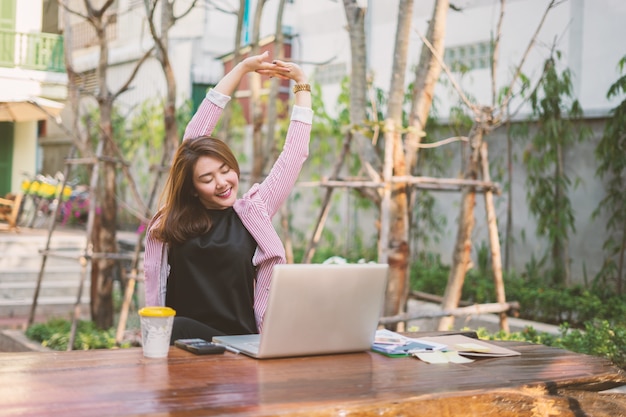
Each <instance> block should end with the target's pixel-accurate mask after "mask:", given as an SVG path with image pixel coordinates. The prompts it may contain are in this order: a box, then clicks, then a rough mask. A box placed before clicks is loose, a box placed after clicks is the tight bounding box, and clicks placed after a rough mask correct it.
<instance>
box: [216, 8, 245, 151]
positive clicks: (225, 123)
mask: <svg viewBox="0 0 626 417" xmlns="http://www.w3.org/2000/svg"><path fill="white" fill-rule="evenodd" d="M245 7H246V0H239V10H238V11H237V28H236V29H235V30H236V32H235V45H234V48H233V66H235V65H237V64H238V63H239V59H240V57H241V34H242V32H243V20H244V11H245ZM235 91H237V90H236V89H235ZM233 95H234V91H233ZM232 115H233V106H226V107H225V108H224V112H223V113H222V118H221V121H222V128H221V129H220V130H219V131H218V132H215V135H216V136H217V137H218V138H220V139H222V140H223V141H225V142H227V139H228V135H229V133H230V122H231V120H232Z"/></svg>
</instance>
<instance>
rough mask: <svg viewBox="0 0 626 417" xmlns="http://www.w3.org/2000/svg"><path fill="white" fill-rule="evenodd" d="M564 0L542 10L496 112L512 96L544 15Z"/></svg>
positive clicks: (543, 20)
mask: <svg viewBox="0 0 626 417" xmlns="http://www.w3.org/2000/svg"><path fill="white" fill-rule="evenodd" d="M564 1H566V0H552V1H551V2H550V4H548V7H546V10H545V11H544V12H543V16H541V20H540V21H539V25H537V29H535V33H534V34H533V37H532V38H531V39H530V42H528V46H527V47H526V51H524V55H522V59H521V61H520V63H519V65H518V66H517V68H516V69H515V74H514V75H513V78H512V79H511V83H510V84H509V90H508V91H507V94H506V96H505V97H504V100H502V104H501V105H500V108H499V110H498V113H500V114H502V113H504V111H505V109H506V108H507V106H508V104H509V101H510V100H511V97H512V96H513V87H514V86H515V83H516V82H517V79H518V78H519V76H520V74H521V73H522V67H523V66H524V63H525V62H526V59H527V58H528V54H529V53H530V50H531V49H532V47H533V45H534V44H535V42H536V41H537V37H538V36H539V32H540V31H541V28H542V27H543V24H544V23H545V21H546V17H547V16H548V13H549V12H550V10H551V9H553V8H554V7H556V6H558V5H559V4H561V3H563V2H564Z"/></svg>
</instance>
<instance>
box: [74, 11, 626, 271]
mask: <svg viewBox="0 0 626 417" xmlns="http://www.w3.org/2000/svg"><path fill="white" fill-rule="evenodd" d="M135 3H137V2H133V3H132V4H135ZM183 3H184V2H181V3H180V4H181V7H184V4H183ZM362 3H363V4H367V5H368V16H367V18H366V27H367V32H368V34H367V37H368V42H369V46H368V48H369V49H368V52H369V56H368V63H369V66H370V68H371V73H372V76H373V77H374V78H373V79H374V84H375V86H377V87H379V88H381V89H383V90H384V91H387V90H388V88H389V79H390V76H391V67H392V66H391V64H392V58H393V51H394V38H395V30H396V22H397V9H398V0H369V1H367V0H364V1H363V2H362ZM499 3H500V2H499V1H495V0H460V1H456V2H454V4H455V6H458V7H459V8H461V9H462V10H461V11H452V10H451V11H450V12H449V15H448V20H447V32H446V46H448V47H456V46H461V45H467V44H470V43H474V42H484V41H488V40H489V39H490V38H491V36H492V34H493V32H494V30H495V27H496V23H497V18H498V15H499V12H500V10H499ZM130 4H131V2H130V1H129V0H126V1H125V0H120V1H119V3H118V7H119V9H118V10H119V11H120V12H122V11H125V12H127V13H125V14H122V13H120V20H119V24H118V28H119V34H118V37H117V40H116V41H115V42H113V44H112V50H111V60H112V61H111V62H112V63H113V65H114V66H113V68H112V69H111V74H112V77H111V78H110V82H111V86H112V87H116V86H119V85H120V83H121V82H122V80H123V79H125V77H124V74H125V73H128V72H129V71H130V69H131V68H132V67H133V60H134V59H138V58H139V57H140V56H141V53H142V51H144V50H145V49H146V47H147V45H148V44H149V34H148V32H147V26H146V23H145V18H143V17H142V13H143V11H142V10H141V9H140V8H139V9H133V10H132V11H130V12H129V11H128V7H129V5H130ZM433 4H434V1H427V2H422V1H420V2H415V5H414V11H413V22H414V30H413V31H412V32H411V35H410V46H409V68H408V69H407V77H406V83H407V84H408V83H410V82H411V81H412V80H413V78H414V77H413V75H412V73H413V70H414V66H415V65H416V64H417V62H418V59H419V54H420V51H421V47H422V43H421V40H420V37H419V34H418V31H419V32H421V33H422V34H424V33H426V29H427V24H428V20H429V19H430V17H431V14H432V7H433ZM548 4H549V0H509V1H507V2H506V9H505V19H504V22H503V27H502V44H501V55H500V60H499V66H498V69H497V86H498V88H502V87H504V86H508V85H509V84H510V82H511V78H512V74H513V71H514V69H515V67H516V66H517V65H518V64H519V63H520V62H521V60H522V57H523V55H524V53H525V51H526V48H527V46H528V44H529V42H530V40H531V38H532V35H533V33H534V32H535V30H536V28H537V26H538V24H539V22H540V19H541V16H542V14H543V12H544V10H545V8H546V6H547V5H548ZM220 5H221V6H222V7H223V9H229V8H230V10H233V11H235V10H236V8H237V7H238V1H236V0H225V1H223V2H220ZM255 5H256V2H255V1H254V0H252V1H251V7H252V9H251V13H252V14H253V13H254V8H255ZM277 5H278V1H277V0H268V2H267V4H266V6H265V11H264V14H263V19H262V27H261V37H263V36H266V35H268V34H272V33H274V30H275V23H274V16H275V11H276V7H277ZM179 11H180V10H179ZM625 20H626V3H625V2H623V1H621V0H594V1H590V0H570V1H567V2H562V3H561V4H560V5H559V6H558V7H556V8H555V9H554V10H552V11H550V13H549V14H548V17H547V19H546V22H545V25H544V27H543V28H542V30H541V31H540V33H539V37H538V40H537V42H536V44H535V45H534V47H533V48H532V49H531V51H530V53H529V55H528V57H527V58H526V60H525V63H524V66H523V67H522V72H523V73H524V74H525V75H526V76H527V77H529V78H530V79H531V80H532V81H534V80H536V79H537V78H538V77H539V75H540V74H541V71H542V68H543V62H544V60H545V59H546V58H547V57H549V56H550V51H551V49H552V48H553V47H554V48H555V49H558V50H559V51H560V52H561V54H562V60H561V65H562V67H563V68H565V67H568V68H570V69H571V71H572V73H573V75H574V80H573V81H574V88H575V92H577V93H578V98H579V100H580V102H581V103H582V106H583V109H584V111H585V114H586V115H587V117H589V118H590V120H589V125H590V126H591V127H593V129H594V131H595V136H594V139H593V140H591V141H588V142H586V143H584V144H581V145H580V146H577V147H576V148H575V149H572V150H571V152H570V153H569V154H568V159H567V164H568V170H569V171H568V172H569V173H570V175H571V176H572V177H573V178H574V177H577V178H580V179H581V181H580V185H579V187H578V188H576V189H574V190H572V194H571V199H572V202H573V205H574V208H575V210H576V222H577V223H576V229H577V233H576V235H575V236H573V237H572V240H571V242H570V243H571V247H570V249H571V256H572V259H573V265H572V267H573V269H572V271H573V273H574V276H575V277H576V279H578V280H581V279H582V276H583V271H585V272H586V273H587V274H588V275H589V276H590V277H592V276H593V275H594V274H595V273H596V272H597V271H598V270H599V267H600V265H601V262H602V259H601V257H602V251H601V243H602V240H603V239H604V235H605V233H604V221H603V220H602V219H599V220H592V219H591V212H592V211H593V210H594V209H595V206H596V205H597V203H598V201H599V200H600V198H601V195H602V192H603V185H602V183H601V182H600V181H599V180H598V179H596V178H595V176H594V172H595V165H594V160H593V158H592V157H591V155H592V154H593V149H594V146H595V144H596V143H597V140H598V138H599V137H600V135H601V131H602V126H603V125H602V120H601V119H598V118H599V117H603V116H605V115H606V114H607V112H608V110H609V109H611V108H612V107H614V106H615V105H616V104H617V100H607V99H606V92H607V90H608V88H609V85H610V84H611V83H612V82H614V81H615V80H616V79H617V78H618V76H619V74H618V72H617V68H616V65H617V62H618V60H619V59H620V58H621V56H622V55H623V54H624V50H623V47H622V46H621V41H620V40H621V39H624V38H625V37H626V25H624V24H623V22H624V21H625ZM235 23H236V18H235V16H234V15H233V14H228V13H224V12H223V11H220V10H217V9H216V8H214V7H199V8H197V9H196V10H194V11H193V12H192V13H190V14H189V15H188V16H186V17H185V18H184V19H182V20H181V21H179V23H178V25H177V26H176V27H175V28H174V29H173V30H172V32H171V57H172V61H173V62H174V65H175V71H176V78H177V86H178V93H179V98H180V99H181V100H183V99H186V98H188V96H189V92H190V90H191V84H192V82H194V81H201V82H208V83H210V82H216V81H217V80H219V78H220V77H221V75H222V70H221V65H220V61H219V60H218V59H217V58H218V57H219V56H221V55H223V54H225V53H228V52H230V51H232V49H233V42H234V27H235ZM284 24H285V25H286V26H290V27H292V28H293V34H294V38H293V44H292V45H293V57H294V60H295V61H297V62H299V63H300V64H301V65H302V66H303V68H304V69H305V71H307V73H309V74H311V76H312V80H313V81H315V74H316V72H317V71H320V70H322V69H323V67H324V65H325V64H342V63H343V64H345V69H346V73H345V75H348V73H349V68H350V43H349V38H348V33H347V30H346V19H345V12H344V10H343V4H342V2H336V1H303V0H300V1H298V0H297V1H295V2H294V3H293V4H288V5H287V10H286V14H285V21H284ZM96 58H97V55H96V54H95V51H94V50H93V49H92V50H86V51H82V52H81V53H80V54H78V55H77V62H78V63H79V65H80V66H81V67H80V68H83V69H86V68H89V67H90V66H91V67H93V65H94V62H95V59H96ZM455 77H457V78H456V79H457V80H458V82H459V84H460V85H461V86H462V88H463V89H464V91H465V92H466V93H467V95H468V96H469V97H470V98H472V99H473V100H475V101H476V102H477V103H479V104H491V90H490V89H491V81H490V72H489V70H488V69H479V70H474V71H471V72H469V73H467V74H465V75H463V76H461V75H460V74H455ZM441 81H442V82H441V83H440V85H439V86H438V87H437V89H436V96H435V106H436V109H437V114H438V117H439V119H440V120H446V119H447V118H448V117H449V110H450V108H451V107H452V106H453V105H456V104H457V103H458V95H457V94H456V93H455V92H454V91H453V90H451V89H450V88H449V87H448V85H449V80H447V77H446V76H445V75H443V76H442V77H441ZM163 91H164V80H163V77H162V75H161V72H160V68H159V67H158V64H157V63H156V61H150V62H148V63H147V64H146V66H145V67H144V68H142V69H141V71H140V74H139V76H138V77H137V79H136V81H135V83H134V84H133V89H132V90H131V91H130V92H128V93H126V94H124V95H123V96H122V97H121V98H120V103H121V104H122V105H123V106H124V107H125V108H127V109H131V108H132V107H133V106H134V105H135V104H137V103H138V102H141V101H142V100H144V99H145V98H147V97H150V96H155V95H157V96H159V95H160V96H162V94H163ZM339 92H340V87H339V82H338V81H337V82H334V83H328V84H324V85H323V94H324V103H325V105H326V108H327V110H328V111H330V112H331V113H332V112H333V111H336V102H337V101H336V99H337V96H338V94H339ZM518 104H520V101H515V100H514V101H513V103H512V106H511V108H513V109H515V108H517V106H518ZM527 115H528V108H527V107H525V106H521V110H520V112H519V113H518V115H517V118H518V119H524V118H526V116H527ZM504 136H505V133H504V131H503V130H502V129H500V130H498V131H496V132H494V133H493V134H492V135H491V136H490V137H489V138H488V139H487V140H488V142H489V143H490V159H491V164H492V169H493V171H492V177H493V178H494V179H495V180H498V178H497V174H496V168H498V167H502V164H503V157H504V152H505V149H504V145H503V144H504V143H505V140H504ZM444 138H445V135H443V134H442V137H441V138H437V139H444ZM515 146H516V148H515V150H514V154H515V155H516V158H517V159H516V162H515V164H514V165H515V166H514V183H513V188H512V190H513V206H514V208H515V211H514V223H513V227H514V229H513V235H514V238H515V242H516V243H515V246H514V250H513V253H514V259H513V260H512V263H513V265H514V266H515V267H517V268H521V267H523V265H524V264H525V263H526V262H528V260H529V259H530V257H531V256H535V257H541V256H543V255H544V254H545V253H546V251H547V248H546V242H545V241H544V240H543V239H539V238H536V237H535V220H534V219H533V218H531V216H530V215H529V213H528V209H527V202H526V191H525V185H524V178H525V172H524V168H523V166H522V165H521V156H522V154H523V152H524V150H525V149H524V145H522V144H517V145H515ZM439 152H443V153H444V154H445V155H446V156H447V157H448V158H449V159H450V164H449V170H448V172H446V173H445V175H446V176H450V177H455V176H457V175H459V172H460V170H461V161H460V154H459V151H458V147H454V146H450V147H447V148H446V149H442V150H440V151H439ZM333 163H334V160H333V158H332V156H329V157H328V165H327V174H328V173H329V172H330V169H331V167H332V164H333ZM305 178H306V177H305V176H303V179H305ZM500 180H502V178H500ZM297 192H299V193H301V194H302V195H304V194H305V193H309V192H310V190H306V189H305V188H302V187H299V188H297ZM337 194H338V196H337V197H336V198H337V200H338V201H337V202H336V208H334V212H333V214H334V215H335V216H334V217H332V218H331V220H330V223H329V227H330V228H332V229H331V230H333V232H334V233H336V234H337V235H338V236H339V237H340V239H342V240H343V242H349V241H350V239H352V238H353V237H354V235H355V231H357V230H358V231H360V232H362V233H363V234H364V236H365V239H366V240H367V241H372V240H375V230H376V228H375V222H376V221H377V219H376V217H375V214H376V211H375V210H372V211H363V210H361V209H360V208H359V207H358V206H357V205H356V203H355V201H354V198H352V197H350V196H349V193H347V192H340V193H337ZM309 195H311V193H309ZM436 200H437V203H436V204H437V210H438V212H439V213H440V214H441V215H442V216H443V217H444V218H445V219H446V222H447V225H446V227H445V231H444V234H443V236H442V239H441V241H440V242H433V243H432V244H431V245H430V246H429V247H428V248H421V249H424V250H427V251H432V252H437V253H440V254H441V255H442V258H443V260H444V262H450V257H451V254H452V245H453V244H454V239H455V234H456V221H457V216H458V211H459V196H458V195H456V194H454V193H436ZM506 204H507V202H506V199H505V197H504V196H502V197H498V198H496V205H497V210H498V216H499V226H500V230H501V231H503V230H504V222H505V217H504V215H505V209H506ZM293 208H294V222H295V223H296V224H297V225H298V227H299V228H300V229H301V230H304V231H305V233H306V234H308V233H309V231H310V228H311V227H312V226H313V222H314V219H315V218H316V216H317V208H316V205H315V197H308V198H301V200H299V201H297V202H294V203H293ZM483 213H484V207H483V202H482V198H479V199H478V203H477V207H476V214H477V220H478V223H477V225H476V232H475V238H474V242H475V243H476V244H479V243H480V242H483V241H486V230H485V228H486V223H485V221H484V217H483ZM502 233H503V232H502ZM304 239H305V240H306V239H308V236H304Z"/></svg>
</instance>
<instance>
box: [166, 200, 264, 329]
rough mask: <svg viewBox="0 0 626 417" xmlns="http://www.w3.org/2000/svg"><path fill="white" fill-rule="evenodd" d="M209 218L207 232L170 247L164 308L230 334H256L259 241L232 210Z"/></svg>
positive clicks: (216, 213)
mask: <svg viewBox="0 0 626 417" xmlns="http://www.w3.org/2000/svg"><path fill="white" fill-rule="evenodd" d="M209 213H210V214H211V220H212V222H213V224H212V226H211V230H209V232H208V233H206V234H204V235H201V236H198V237H194V238H191V239H189V240H188V241H186V242H184V243H182V244H180V245H175V246H174V245H172V246H171V247H170V250H169V254H168V260H169V264H170V274H169V277H168V279H167V292H166V295H165V305H167V306H169V307H172V308H173V309H174V310H176V315H177V316H183V317H189V318H192V319H195V320H198V321H200V322H202V323H205V324H207V325H209V326H211V327H213V328H215V329H217V330H221V331H222V332H224V333H226V334H246V333H257V332H258V330H257V326H256V320H255V318H254V309H253V305H254V279H255V276H256V273H255V268H254V266H253V265H252V256H253V255H254V251H255V249H256V246H257V245H256V242H255V240H254V238H253V237H252V235H250V232H248V230H247V229H246V228H245V227H244V225H243V223H241V219H240V218H239V216H237V213H235V210H234V209H233V208H232V207H230V208H227V209H224V210H209Z"/></svg>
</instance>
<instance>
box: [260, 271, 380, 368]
mask: <svg viewBox="0 0 626 417" xmlns="http://www.w3.org/2000/svg"><path fill="white" fill-rule="evenodd" d="M387 271H388V265H387V264H371V263H370V264H287V265H277V266H275V267H274V273H273V277H272V287H271V289H270V295H269V299H268V306H267V310H266V314H265V320H264V322H263V331H262V334H261V341H260V346H259V354H258V357H280V356H302V355H316V354H326V353H343V352H356V351H363V350H368V349H369V348H370V347H371V344H372V342H373V340H374V334H375V332H376V328H377V325H378V321H379V319H380V315H381V312H382V308H383V302H384V295H385V290H386V284H387Z"/></svg>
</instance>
